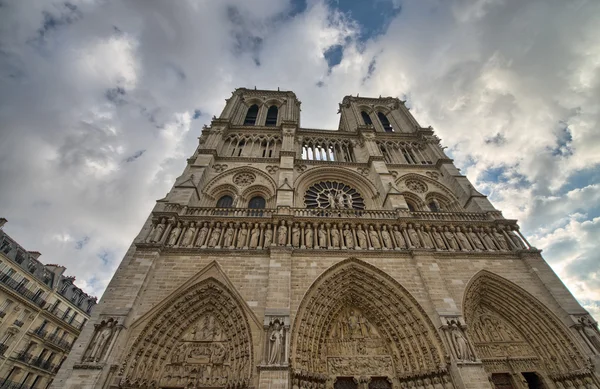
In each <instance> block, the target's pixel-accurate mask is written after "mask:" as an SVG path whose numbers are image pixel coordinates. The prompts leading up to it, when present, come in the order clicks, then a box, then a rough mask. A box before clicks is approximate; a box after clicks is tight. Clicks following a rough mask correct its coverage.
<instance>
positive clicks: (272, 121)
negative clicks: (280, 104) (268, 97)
mask: <svg viewBox="0 0 600 389" xmlns="http://www.w3.org/2000/svg"><path fill="white" fill-rule="evenodd" d="M278 113H279V110H278V109H277V106H276V105H272V106H270V107H269V110H268V111H267V120H266V122H265V126H267V127H275V126H276V125H277V114H278Z"/></svg>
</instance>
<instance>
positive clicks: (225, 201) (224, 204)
mask: <svg viewBox="0 0 600 389" xmlns="http://www.w3.org/2000/svg"><path fill="white" fill-rule="evenodd" d="M232 206H233V197H231V196H229V195H225V196H223V197H221V198H220V199H219V201H217V208H231V207H232Z"/></svg>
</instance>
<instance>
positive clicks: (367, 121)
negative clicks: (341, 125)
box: [360, 111, 373, 126]
mask: <svg viewBox="0 0 600 389" xmlns="http://www.w3.org/2000/svg"><path fill="white" fill-rule="evenodd" d="M360 116H362V119H363V122H365V124H366V125H367V126H372V125H373V122H372V121H371V117H370V116H369V114H368V113H366V112H365V111H361V112H360Z"/></svg>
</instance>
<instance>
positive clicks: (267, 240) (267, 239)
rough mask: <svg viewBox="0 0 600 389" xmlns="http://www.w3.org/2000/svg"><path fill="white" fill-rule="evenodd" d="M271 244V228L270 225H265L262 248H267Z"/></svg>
mask: <svg viewBox="0 0 600 389" xmlns="http://www.w3.org/2000/svg"><path fill="white" fill-rule="evenodd" d="M271 243H273V229H272V228H271V223H268V224H267V229H266V230H265V242H264V245H263V247H264V248H267V247H269V246H270V245H271Z"/></svg>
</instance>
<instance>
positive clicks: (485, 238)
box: [481, 228, 496, 251]
mask: <svg viewBox="0 0 600 389" xmlns="http://www.w3.org/2000/svg"><path fill="white" fill-rule="evenodd" d="M488 232H489V230H488V229H487V228H486V229H485V230H483V231H482V232H481V237H482V238H483V242H484V243H485V245H486V246H487V248H488V250H490V251H494V250H496V245H495V244H494V241H493V240H492V238H490V236H489V235H488Z"/></svg>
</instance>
